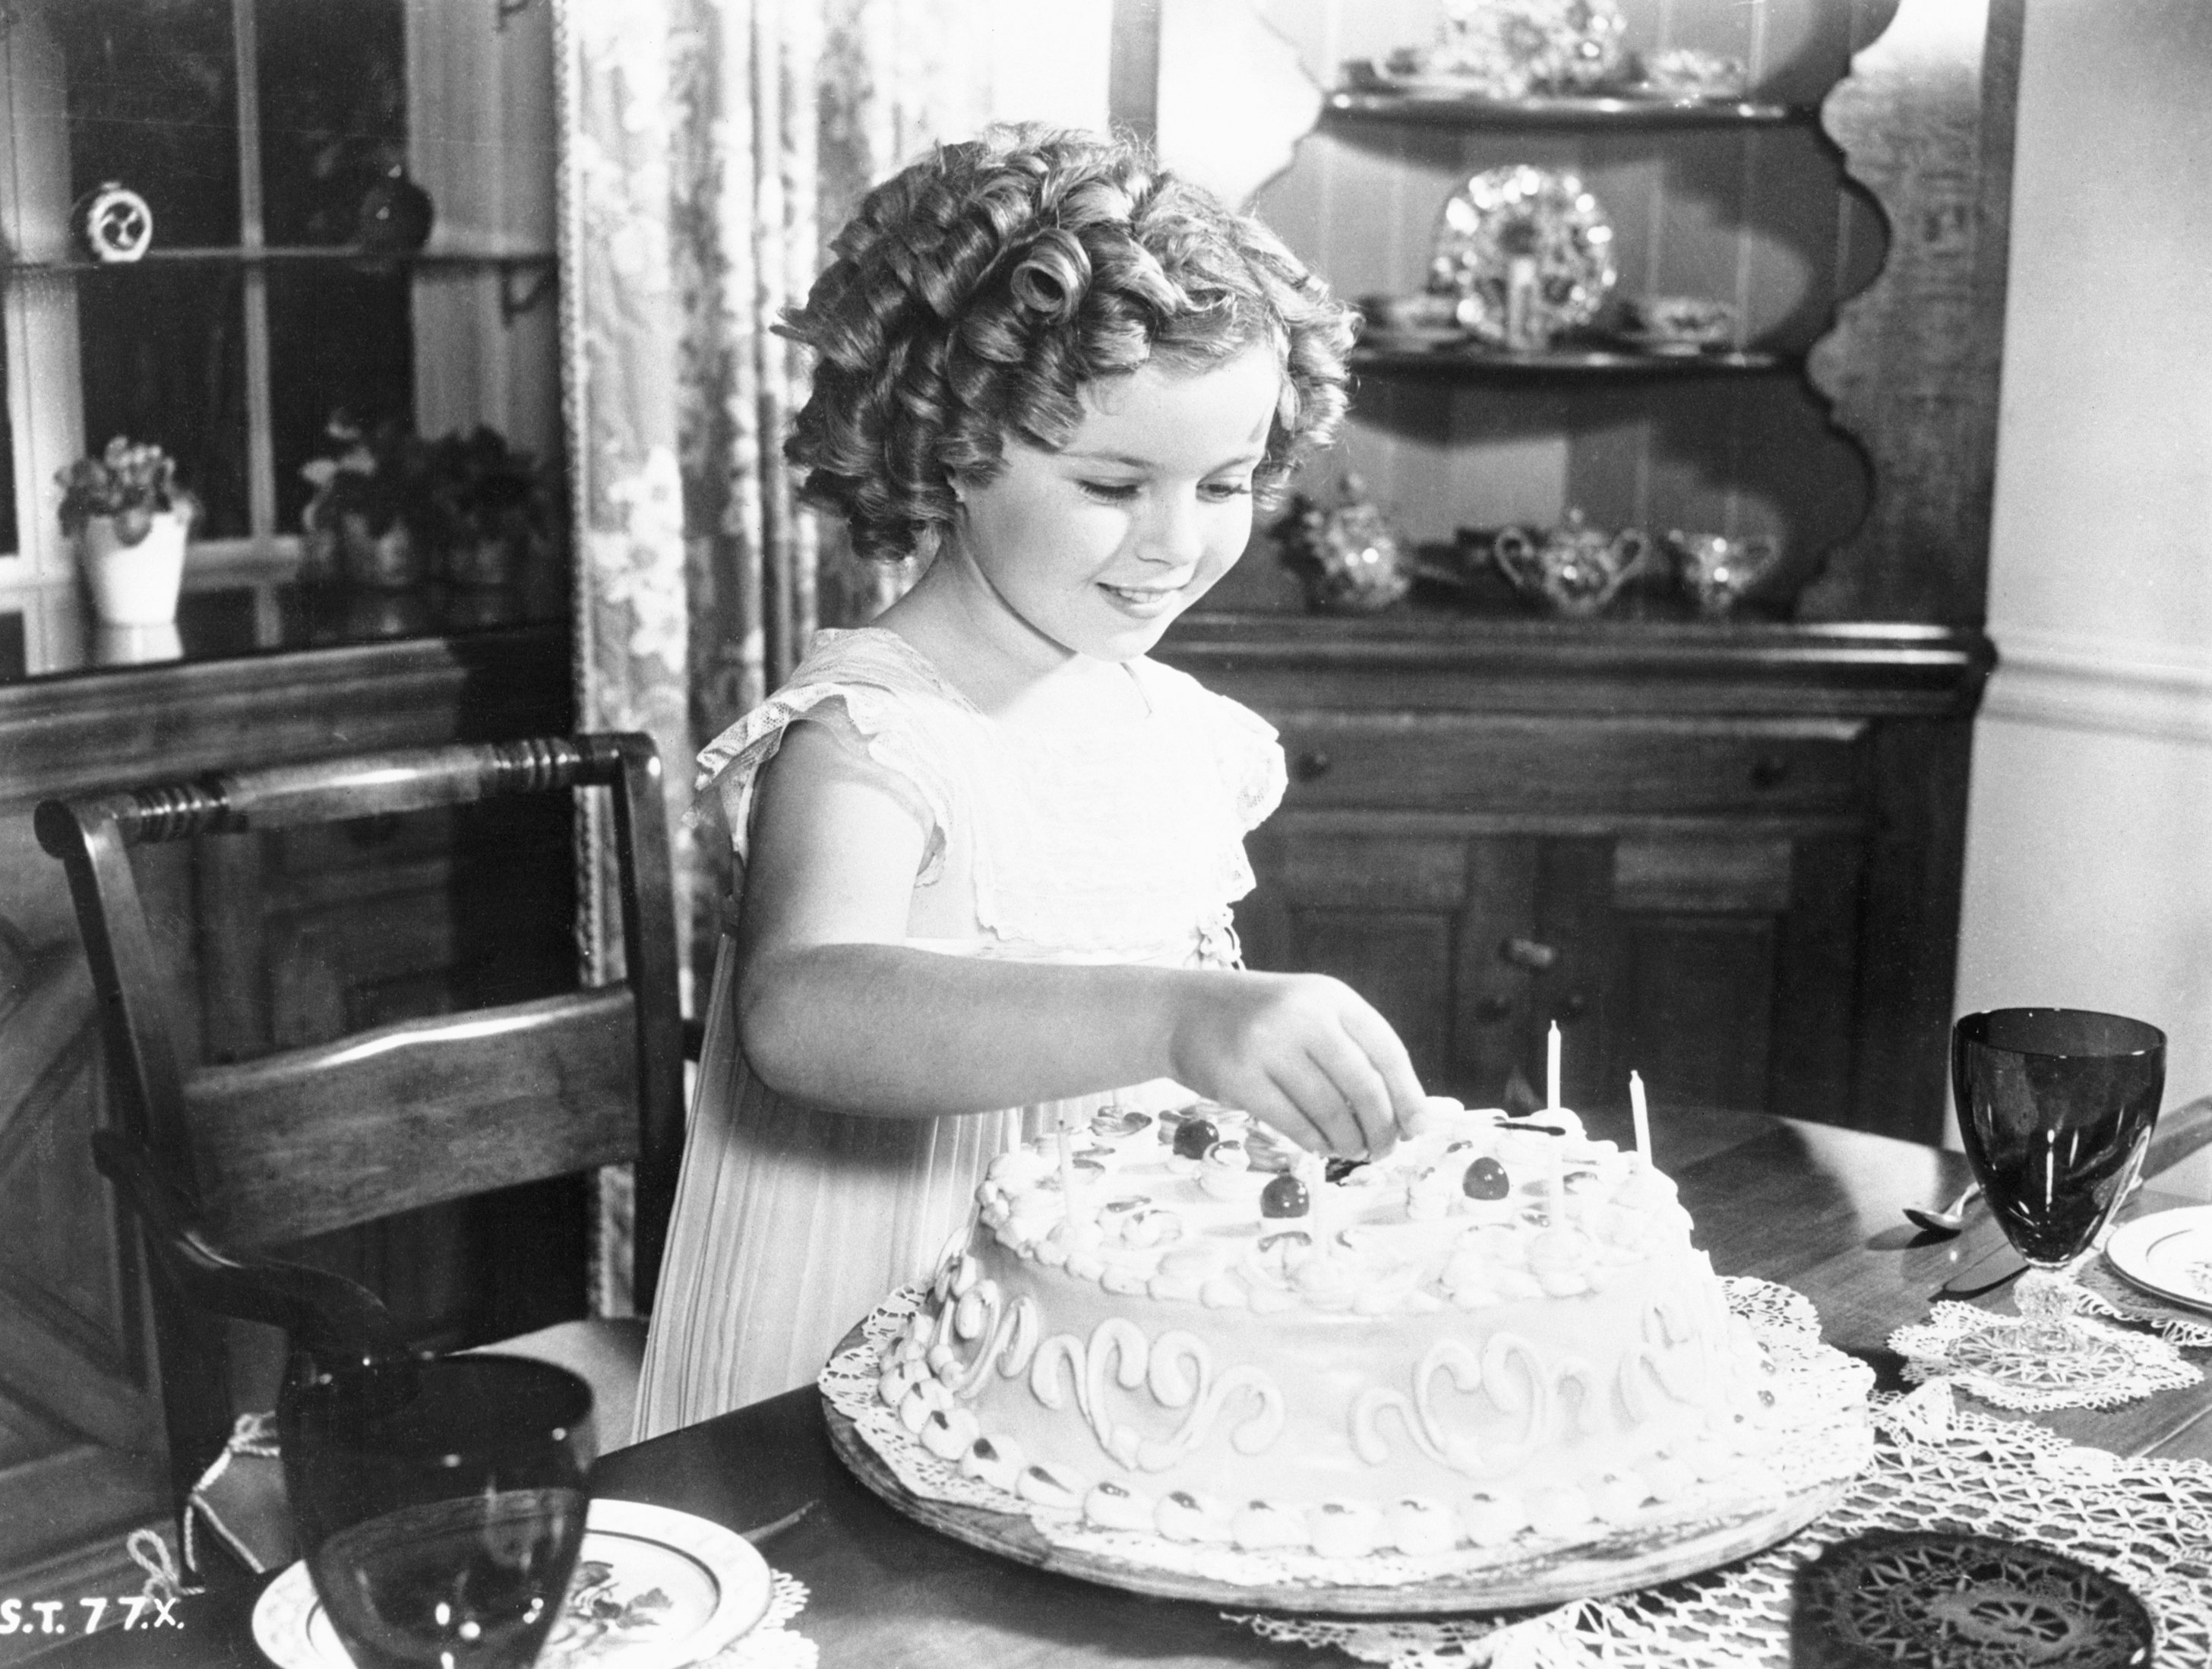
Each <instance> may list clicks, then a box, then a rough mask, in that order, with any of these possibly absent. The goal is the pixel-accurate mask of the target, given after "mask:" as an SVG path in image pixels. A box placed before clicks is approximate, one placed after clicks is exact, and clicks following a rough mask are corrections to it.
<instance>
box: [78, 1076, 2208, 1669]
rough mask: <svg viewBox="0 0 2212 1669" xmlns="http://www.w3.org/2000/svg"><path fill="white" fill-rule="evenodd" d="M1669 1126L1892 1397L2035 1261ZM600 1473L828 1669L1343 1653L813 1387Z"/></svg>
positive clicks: (229, 1652) (1749, 1252)
mask: <svg viewBox="0 0 2212 1669" xmlns="http://www.w3.org/2000/svg"><path fill="white" fill-rule="evenodd" d="M1586 1122H1587V1123H1588V1124H1589V1127H1590V1128H1591V1131H1592V1133H1594V1134H1597V1135H1602V1136H1607V1137H1610V1138H1613V1139H1616V1140H1619V1141H1621V1142H1622V1143H1623V1144H1626V1142H1627V1140H1628V1132H1627V1129H1626V1125H1627V1118H1626V1113H1625V1112H1623V1113H1622V1114H1620V1115H1618V1116H1607V1115H1604V1114H1598V1115H1592V1116H1590V1117H1589V1118H1588V1119H1587V1120H1586ZM1654 1126H1655V1128H1654V1132H1653V1148H1654V1157H1655V1158H1656V1162H1658V1164H1659V1165H1660V1167H1661V1168H1662V1169H1664V1170H1666V1171H1667V1172H1668V1174H1671V1175H1672V1176H1673V1177H1674V1179H1675V1180H1676V1182H1677V1184H1678V1185H1679V1187H1680V1191H1681V1198H1682V1201H1683V1203H1684V1205H1686V1206H1687V1207H1688V1208H1689V1210H1690V1212H1691V1214H1692V1217H1693V1218H1694V1220H1695V1222H1696V1225H1697V1227H1696V1231H1695V1235H1694V1238H1695V1240H1696V1241H1697V1243H1698V1244H1699V1245H1700V1246H1702V1247H1705V1249H1707V1250H1708V1251H1709V1252H1710V1253H1711V1255H1712V1259H1713V1263H1714V1265H1715V1267H1716V1268H1717V1269H1718V1270H1719V1271H1720V1272H1721V1273H1723V1274H1724V1275H1756V1276H1759V1277H1762V1278H1765V1279H1767V1280H1770V1281H1775V1282H1779V1283H1781V1284H1784V1285H1787V1286H1790V1287H1794V1288H1795V1289H1796V1290H1798V1291H1799V1292H1802V1293H1803V1294H1804V1295H1805V1296H1807V1297H1808V1298H1809V1299H1811V1300H1812V1302H1813V1303H1814V1307H1815V1308H1817V1309H1818V1311H1819V1312H1820V1322H1821V1332H1822V1335H1823V1337H1824V1338H1826V1341H1827V1342H1828V1343H1829V1344H1832V1345H1834V1346H1836V1347H1837V1348H1838V1349H1840V1350H1844V1351H1847V1352H1849V1353H1850V1355H1852V1356H1857V1357H1858V1358H1859V1359H1861V1360H1862V1361H1864V1362H1865V1363H1868V1364H1869V1365H1870V1366H1871V1367H1872V1368H1873V1369H1875V1374H1876V1376H1877V1381H1878V1384H1879V1387H1881V1389H1885V1390H1892V1391H1896V1390H1903V1389H1905V1386H1906V1382H1905V1379H1904V1376H1903V1373H1902V1367H1903V1364H1902V1363H1901V1362H1900V1360H1899V1357H1898V1356H1896V1355H1895V1353H1893V1351H1891V1350H1890V1349H1889V1348H1888V1344H1887V1340H1888V1338H1889V1336H1890V1334H1891V1332H1893V1330H1894V1329H1896V1328H1898V1327H1899V1326H1904V1325H1905V1324H1907V1323H1909V1322H1913V1321H1917V1320H1923V1319H1925V1317H1926V1315H1927V1313H1928V1308H1929V1303H1930V1302H1931V1301H1932V1300H1934V1299H1936V1298H1937V1297H1938V1296H1954V1297H1956V1296H1970V1297H1972V1301H1973V1302H1979V1303H1983V1304H1985V1305H1988V1306H1990V1307H1992V1308H2007V1305H2006V1298H2005V1295H2006V1294H2007V1293H2008V1291H2009V1290H2010V1287H2009V1283H2003V1284H1997V1285H1995V1286H1992V1285H1991V1284H1993V1283H2000V1282H2002V1278H2004V1277H2006V1276H2007V1275H2008V1274H2009V1273H2011V1272H2012V1271H2015V1270H2016V1269H2017V1268H2018V1267H2019V1265H2020V1259H2019V1258H2018V1256H2017V1254H2015V1253H2014V1252H2013V1251H2012V1250H2011V1249H2010V1247H2008V1246H2007V1245H2006V1243H2005V1241H2004V1238H2003V1236H2002V1234H2001V1233H2000V1232H1999V1231H1998V1229H1996V1226H1995V1225H1994V1224H1993V1223H1991V1221H1990V1217H1989V1215H1988V1213H1987V1212H1986V1211H1981V1210H1977V1211H1974V1212H1973V1213H1972V1215H1971V1216H1970V1217H1969V1219H1968V1222H1967V1224H1966V1229H1965V1231H1964V1232H1963V1233H1961V1234H1960V1235H1958V1236H1956V1237H1955V1238H1951V1239H1940V1238H1936V1237H1933V1236H1930V1235H1926V1234H1923V1233H1922V1232H1921V1231H1919V1230H1917V1229H1914V1228H1912V1227H1911V1225H1910V1224H1908V1223H1906V1221H1905V1218H1904V1217H1903V1216H1902V1215H1901V1211H1902V1208H1903V1207H1905V1206H1906V1205H1923V1206H1932V1205H1942V1203H1944V1202H1945V1201H1948V1199H1951V1198H1952V1197H1953V1196H1954V1195H1956V1194H1957V1193H1959V1191H1960V1189H1961V1188H1962V1187H1964V1186H1965V1184H1966V1181H1967V1180H1969V1173H1968V1170H1967V1166H1966V1159H1965V1157H1964V1156H1962V1155H1960V1154H1958V1153H1955V1152H1951V1151H1948V1150H1941V1149H1936V1148H1930V1147H1922V1146H1918V1145H1916V1144H1911V1143H1906V1142H1900V1141H1896V1140H1893V1139H1892V1138H1887V1137H1882V1136H1873V1135H1867V1134H1864V1133H1862V1132H1856V1131H1848V1130H1840V1129H1835V1128H1832V1127H1830V1126H1822V1125H1814V1124H1808V1123H1805V1122H1802V1121H1800V1120H1792V1119H1787V1118H1779V1117H1775V1116H1772V1115H1770V1114H1763V1113H1741V1112H1728V1111H1718V1110H1705V1111H1700V1110H1694V1109H1674V1108H1662V1109H1656V1110H1655V1114H1654ZM2144 1176H2145V1179H2146V1180H2145V1183H2144V1186H2143V1187H2142V1190H2141V1192H2140V1193H2137V1194H2136V1196H2135V1197H2134V1199H2131V1200H2130V1202H2129V1203H2128V1204H2127V1205H2125V1206H2124V1208H2123V1210H2122V1212H2121V1217H2122V1219H2123V1220H2125V1219H2126V1218H2127V1217H2133V1216H2137V1215H2141V1214H2142V1213H2145V1212H2149V1211H2161V1210H2165V1209H2167V1208H2170V1207H2173V1206H2179V1205H2200V1204H2203V1203H2205V1202H2207V1201H2212V1097H2208V1098H2206V1099H2205V1100H2203V1101H2200V1102H2192V1103H2191V1104H2189V1105H2188V1106H2186V1107H2183V1108H2176V1109H2173V1110H2172V1111H2170V1112H2169V1113H2168V1114H2166V1116H2165V1117H2164V1118H2163V1119H2161V1120H2160V1126H2159V1129H2158V1132H2157V1133H2156V1135H2155V1137H2154V1142H2153V1146H2152V1149H2151V1151H2150V1154H2149V1156H2148V1159H2147V1161H2146V1163H2145V1167H2144ZM1984 1288H1990V1290H1986V1291H1985V1290H1983V1289H1984ZM857 1319H858V1318H855V1320H857ZM1991 1412H1995V1413H1998V1414H2002V1411H1999V1410H1991ZM2015 1417H2017V1416H2015ZM2035 1418H2036V1419H2037V1420H2038V1421H2039V1422H2040V1423H2043V1424H2044V1425H2045V1426H2047V1427H2049V1428H2051V1429H2054V1430H2056V1431H2057V1432H2058V1433H2060V1434H2061V1435H2064V1436H2066V1437H2068V1438H2069V1439H2071V1440H2072V1441H2075V1442H2079V1443H2085V1444H2089V1445H2093V1446H2095V1447H2102V1448H2106V1449H2109V1450H2112V1451H2113V1452H2115V1453H2118V1454H2153V1455H2159V1456H2166V1457H2182V1456H2186V1457H2191V1458H2196V1459H2200V1460H2212V1385H2207V1384H2199V1385H2196V1386H2192V1387H2186V1388H2185V1389H2180V1390H2172V1391H2164V1392H2160V1393H2157V1394H2155V1395H2153V1396H2150V1397H2148V1398H2145V1399H2142V1400H2140V1401H2137V1402H2134V1403H2130V1404H2128V1405H2124V1406H2123V1407H2119V1408H2114V1409H2106V1410H2089V1409H2079V1410H2068V1411H2058V1412H2054V1413H2045V1414H2039V1415H2037V1416H2035ZM592 1482H593V1488H594V1490H595V1492H596V1493H597V1494H599V1495H601V1496H613V1497H618V1498H622V1499H626V1500H633V1501H642V1502H653V1503H656V1504H658V1505H660V1506H664V1507H671V1508H679V1509H681V1510H682V1511H684V1512H687V1513H694V1514H699V1515H700V1516H702V1517H703V1518H708V1519H711V1520H714V1521H715V1522H717V1523H720V1524H723V1525H726V1526H730V1527H731V1528H732V1529H735V1530H738V1531H740V1532H751V1533H753V1534H754V1535H755V1537H756V1538H757V1545H759V1546H760V1549H761V1551H762V1552H763V1555H764V1556H765V1557H767V1558H768V1560H769V1563H771V1564H773V1565H774V1566H775V1568H776V1569H780V1570H783V1571H786V1572H788V1573H789V1574H790V1575H793V1576H795V1577H797V1578H798V1579H799V1581H802V1582H804V1583H805V1585H806V1588H807V1591H808V1599H807V1604H806V1606H805V1610H804V1611H802V1612H801V1613H800V1614H799V1617H798V1618H797V1619H796V1621H795V1623H793V1627H794V1628H795V1629H796V1630H798V1631H799V1633H801V1634H803V1635H805V1636H806V1637H807V1638H809V1639H811V1640H812V1641H813V1642H816V1644H817V1646H818V1647H819V1648H820V1651H821V1661H822V1663H823V1666H825V1669H837V1666H844V1665H853V1666H868V1669H1076V1666H1082V1665H1094V1664H1095V1665H1106V1664H1127V1663H1130V1662H1142V1663H1144V1664H1145V1665H1146V1666H1148V1669H1198V1666H1201V1665H1204V1666H1218V1665H1225V1664H1234V1665H1243V1664H1255V1665H1256V1664H1274V1665H1280V1664H1285V1663H1296V1664H1300V1665H1305V1664H1312V1665H1315V1666H1316V1669H1321V1666H1326V1665H1327V1664H1328V1663H1331V1662H1344V1661H1348V1660H1346V1659H1342V1658H1340V1657H1335V1656H1333V1655H1332V1654H1328V1653H1325V1652H1324V1653H1316V1652H1314V1651H1312V1650H1310V1648H1306V1647H1304V1646H1301V1645H1283V1644H1278V1643H1271V1642H1267V1641H1266V1640H1263V1639H1261V1637H1260V1636H1257V1635H1255V1634H1254V1633H1253V1632H1252V1631H1251V1630H1249V1629H1248V1628H1246V1627H1244V1626H1243V1625H1241V1624H1239V1623H1236V1622H1232V1621H1231V1620H1228V1619H1227V1618H1226V1617H1225V1616H1224V1614H1223V1608H1222V1607H1220V1606H1218V1605H1206V1604H1200V1603H1196V1602H1194V1601H1190V1600H1182V1599H1153V1598H1147V1597H1145V1596H1142V1595H1139V1594H1134V1593H1126V1592H1123V1591H1121V1590H1119V1589H1116V1588H1111V1587H1100V1586H1096V1585H1094V1584H1091V1583H1089V1582H1086V1581H1079V1580H1077V1579H1075V1578H1073V1577H1070V1576H1065V1575H1057V1574H1054V1573H1052V1572H1048V1571H1045V1570H1041V1569H1033V1568H1030V1567H1029V1566H1026V1565H1024V1564H1019V1563H1014V1562H1012V1561H1011V1560H1008V1559H1006V1558H1002V1557H996V1556H994V1555H993V1554H991V1553H987V1552H984V1551H979V1550H977V1549H975V1548H973V1547H970V1546H968V1545H965V1544H963V1543H961V1542H957V1541H954V1540H951V1539H948V1538H946V1537H945V1536H942V1535H940V1534H938V1533H937V1532H933V1531H931V1530H928V1529H925V1528H923V1527H922V1526H920V1525H918V1524H915V1522H913V1521H912V1520H909V1519H908V1518H906V1517H904V1516H903V1515H902V1514H900V1513H899V1512H897V1511H896V1510H895V1509H894V1508H891V1507H890V1506H888V1505H886V1504H885V1503H884V1502H883V1501H881V1500H879V1499H878V1497H877V1496H875V1495H873V1494H872V1493H871V1492H870V1491H869V1490H866V1488H864V1487H863V1486H862V1485H861V1484H859V1483H858V1482H857V1481H855V1480H854V1478H853V1477H852V1476H850V1474H849V1473H848V1472H847V1471H846V1469H845V1467H844V1466H843V1465H842V1462H840V1460H838V1459H837V1457H836V1454H834V1453H833V1451H832V1449H831V1447H830V1443H829V1436H828V1434H827V1430H826V1428H825V1426H824V1423H823V1415H822V1405H821V1399H820V1397H819V1394H818V1393H817V1392H816V1391H815V1390H814V1388H813V1387H803V1388H801V1389H799V1390H795V1391H791V1392H787V1393H785V1394H783V1395H781V1396H779V1397H772V1398H769V1399H767V1400H766V1401H763V1402H759V1403H755V1404H753V1405H751V1406H750V1407H747V1408H742V1409H739V1410H738V1411H735V1412H733V1413H730V1414H726V1415H723V1416H721V1417H719V1418H716V1419H712V1420H708V1421H705V1422H703V1423H701V1424H698V1425H694V1426H689V1427H686V1428H684V1429H682V1430H680V1431H675V1432H671V1433H669V1434H668V1435H665V1436H661V1437H657V1438H654V1439H653V1441H649V1442H645V1443H640V1444H637V1445H635V1446H633V1447H627V1448H622V1449H617V1450H616V1451H615V1452H613V1453H612V1454H607V1455H605V1456H604V1457H602V1458H601V1460H599V1463H598V1465H597V1466H596V1467H595V1468H594V1470H593V1473H592ZM252 1598H253V1592H252V1589H251V1588H248V1589H245V1590H241V1591H238V1592H234V1593H229V1594H227V1595H206V1596H202V1597H200V1598H197V1599H189V1600H186V1601H185V1602H184V1603H183V1604H182V1605H180V1606H179V1608H178V1620H179V1622H180V1623H181V1624H182V1626H181V1627H177V1628H170V1629H164V1630H158V1631H149V1630H143V1629H142V1630H139V1631H137V1633H135V1634H132V1635H125V1634H122V1633H120V1632H118V1631H116V1630H112V1629H111V1630H106V1631H104V1632H102V1633H98V1634H94V1635H91V1636H82V1637H79V1638H76V1639H74V1640H70V1641H67V1642H63V1643H62V1644H61V1645H60V1646H59V1648H58V1649H57V1650H56V1651H55V1652H54V1653H52V1654H51V1656H46V1655H42V1656H41V1657H40V1659H38V1660H37V1661H38V1663H39V1664H40V1666H41V1669H92V1666H95V1665H100V1666H104V1665H132V1666H136V1665H140V1664H175V1665H179V1666H194V1669H198V1666H216V1665H258V1664H259V1663H261V1662H262V1661H263V1660H262V1658H261V1656H260V1654H259V1653H258V1650H257V1649H256V1648H255V1647H254V1646H253V1644H252V1634H251V1626H250V1620H249V1613H250V1609H251V1604H252Z"/></svg>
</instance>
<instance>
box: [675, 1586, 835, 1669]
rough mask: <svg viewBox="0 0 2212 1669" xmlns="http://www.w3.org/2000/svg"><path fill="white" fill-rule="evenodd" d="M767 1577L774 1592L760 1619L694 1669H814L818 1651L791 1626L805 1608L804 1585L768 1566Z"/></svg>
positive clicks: (819, 1650)
mask: <svg viewBox="0 0 2212 1669" xmlns="http://www.w3.org/2000/svg"><path fill="white" fill-rule="evenodd" d="M769 1575H770V1576H772V1577H774V1578H775V1593H774V1595H773V1596H772V1597H771V1598H770V1599H769V1602H768V1610H767V1611H765V1612H763V1614H762V1617H761V1620H760V1621H759V1622H757V1623H754V1624H753V1625H752V1627H751V1628H750V1629H748V1630H745V1631H744V1633H743V1634H742V1635H739V1636H738V1637H737V1638H736V1639H735V1640H733V1641H732V1642H730V1643H729V1644H728V1645H727V1646H725V1647H724V1648H722V1649H721V1650H720V1651H719V1652H717V1653H716V1654H714V1656H713V1657H710V1658H706V1659H702V1660H701V1662H700V1663H699V1665H698V1669H815V1666H816V1665H817V1663H818V1662H819V1661H820V1660H821V1657H822V1648H820V1647H818V1646H817V1645H816V1644H815V1643H814V1642H812V1641H811V1640H809V1639H808V1638H807V1637H806V1636H805V1635H803V1634H800V1633H799V1631H798V1630H795V1629H793V1627H792V1626H791V1625H792V1623H793V1622H794V1621H796V1620H797V1618H798V1616H799V1612H801V1611H805V1609H806V1601H807V1599H808V1594H807V1592H806V1584H805V1583H804V1582H802V1581H799V1578H797V1577H796V1576H793V1575H789V1574H787V1572H784V1571H781V1570H777V1569H774V1568H772V1567H771V1568H770V1569H769Z"/></svg>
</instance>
